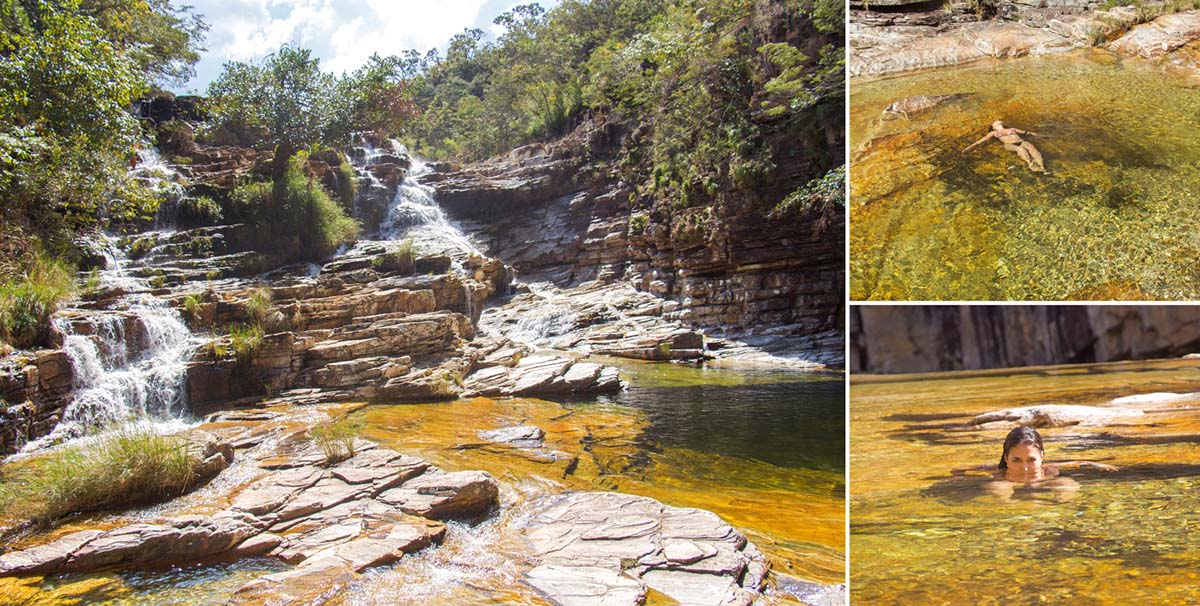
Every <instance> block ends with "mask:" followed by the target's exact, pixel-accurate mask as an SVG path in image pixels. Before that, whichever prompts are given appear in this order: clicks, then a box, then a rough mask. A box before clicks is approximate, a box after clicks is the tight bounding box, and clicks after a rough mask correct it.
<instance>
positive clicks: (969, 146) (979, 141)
mask: <svg viewBox="0 0 1200 606" xmlns="http://www.w3.org/2000/svg"><path fill="white" fill-rule="evenodd" d="M994 136H996V132H995V131H992V132H990V133H988V134H986V135H984V136H983V138H982V139H980V140H978V141H976V142H974V143H972V144H970V145H968V146H967V148H966V149H964V150H963V153H967V152H969V151H971V148H973V147H975V146H977V145H981V144H982V143H983V142H984V141H987V140H988V139H991V138H992V137H994Z"/></svg>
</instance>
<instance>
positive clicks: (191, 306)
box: [183, 294, 200, 320]
mask: <svg viewBox="0 0 1200 606" xmlns="http://www.w3.org/2000/svg"><path fill="white" fill-rule="evenodd" d="M183 311H184V312H185V313H187V315H188V317H190V318H191V319H193V320H195V319H197V318H199V317H200V295H197V294H190V295H188V296H186V297H184V298H183Z"/></svg>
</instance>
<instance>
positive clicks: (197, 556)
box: [0, 421, 498, 603]
mask: <svg viewBox="0 0 1200 606" xmlns="http://www.w3.org/2000/svg"><path fill="white" fill-rule="evenodd" d="M225 422H228V421H225ZM218 423H219V422H218ZM321 462H322V456H321V454H320V453H319V452H317V451H315V450H313V449H312V448H311V447H310V448H308V449H301V450H299V451H297V453H296V454H295V455H294V456H283V457H282V458H279V457H272V458H269V459H263V460H261V461H260V462H259V465H260V466H264V467H265V468H269V471H268V473H265V474H260V477H259V478H258V479H256V480H254V481H252V482H250V483H249V484H247V485H244V486H241V487H237V488H236V489H235V490H234V494H233V495H232V496H231V498H230V500H229V506H228V508H227V509H224V510H222V511H219V512H217V513H215V514H212V515H205V516H201V515H184V516H177V517H171V518H167V519H165V520H163V521H160V522H152V523H137V524H131V525H128V526H122V527H118V528H115V529H112V530H85V531H80V532H75V533H71V534H68V535H66V536H63V537H61V538H59V539H57V540H55V541H52V542H50V543H48V544H44V545H39V546H34V547H30V548H27V549H22V550H18V551H11V552H8V553H5V554H3V555H0V576H13V575H29V574H40V575H44V574H58V573H64V572H88V571H93V570H100V569H112V568H129V567H138V566H144V565H149V564H154V565H163V564H187V563H192V562H200V561H205V560H207V559H210V558H214V557H222V558H239V557H253V556H267V557H273V558H278V559H280V560H283V561H285V562H287V563H289V564H294V565H296V566H297V567H296V568H295V569H293V570H290V571H287V572H284V573H279V574H277V575H269V576H268V577H265V578H263V579H259V580H257V581H255V582H253V583H251V584H250V585H248V586H247V587H245V588H243V589H242V590H239V592H238V594H237V595H236V596H235V603H243V602H241V601H238V600H247V602H245V603H255V602H253V601H252V599H253V598H254V596H259V595H263V592H268V593H270V592H271V591H274V589H273V588H275V587H276V585H277V584H278V585H282V586H287V587H288V588H289V589H288V592H291V591H296V592H298V593H296V594H295V595H293V596H292V597H293V598H295V599H296V600H299V601H298V602H290V601H287V600H286V599H285V600H284V601H281V602H279V603H302V602H303V600H304V599H306V596H311V593H312V592H313V591H317V590H318V589H319V590H320V591H324V589H320V588H319V586H321V585H322V584H326V583H330V582H334V581H336V580H337V579H340V578H343V576H345V575H349V576H348V577H346V578H349V579H351V580H352V579H353V578H354V575H355V574H357V573H358V572H361V571H363V570H365V569H367V568H370V567H372V566H378V565H383V564H387V563H390V562H394V561H396V560H398V559H399V558H401V557H403V555H404V554H406V553H411V552H413V551H417V550H419V549H422V548H425V547H427V546H429V545H431V544H433V543H436V542H440V541H441V540H442V538H443V537H444V535H445V526H444V525H443V524H442V523H441V522H440V521H437V520H477V519H479V518H481V517H482V516H485V515H487V514H488V513H489V512H490V511H492V510H493V509H494V508H495V507H496V506H497V504H498V487H497V484H496V480H495V479H494V478H492V477H491V476H490V475H489V474H487V473H485V472H477V471H476V472H456V473H448V472H444V471H441V470H439V469H438V468H436V467H434V466H432V465H430V464H429V463H427V462H425V461H422V460H420V459H416V458H414V457H409V456H406V455H402V454H400V453H397V452H393V451H389V450H384V449H380V448H377V447H375V446H374V445H373V444H371V443H369V442H361V441H360V442H359V443H358V444H357V449H356V454H355V455H354V456H352V457H350V458H349V459H346V460H344V461H341V462H340V463H337V464H336V465H332V466H324V465H322V464H321ZM435 518H436V519H437V520H435ZM333 571H337V572H336V574H334V573H333ZM335 584H336V583H335ZM281 595H282V596H283V597H287V596H288V595H291V594H289V593H287V592H282V593H281ZM281 599H282V598H281Z"/></svg>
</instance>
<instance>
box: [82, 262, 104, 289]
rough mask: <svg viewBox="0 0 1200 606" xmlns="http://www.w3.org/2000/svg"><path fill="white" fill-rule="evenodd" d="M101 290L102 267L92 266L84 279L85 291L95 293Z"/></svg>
mask: <svg viewBox="0 0 1200 606" xmlns="http://www.w3.org/2000/svg"><path fill="white" fill-rule="evenodd" d="M98 290H100V269H99V268H92V271H90V272H88V275H87V277H86V278H84V280H83V292H84V293H87V294H91V293H94V292H96V291H98Z"/></svg>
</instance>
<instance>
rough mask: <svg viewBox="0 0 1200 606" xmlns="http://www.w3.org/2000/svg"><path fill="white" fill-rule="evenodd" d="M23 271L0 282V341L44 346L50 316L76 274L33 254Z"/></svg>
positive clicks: (71, 288) (68, 291) (70, 290)
mask: <svg viewBox="0 0 1200 606" xmlns="http://www.w3.org/2000/svg"><path fill="white" fill-rule="evenodd" d="M22 269H23V270H22V271H21V273H20V274H18V275H16V276H14V277H12V278H8V279H6V280H5V281H4V282H0V340H2V341H4V342H5V343H8V344H9V345H12V346H13V347H17V348H27V347H33V346H35V345H38V344H45V341H46V337H47V336H48V334H49V326H50V324H49V319H50V314H52V313H54V311H55V310H56V309H57V308H58V304H59V303H61V302H63V301H65V300H66V299H68V298H70V296H71V294H72V293H73V292H74V287H75V272H74V271H72V269H71V268H70V267H69V266H68V265H67V264H66V263H63V262H62V261H59V260H57V259H54V258H51V257H49V256H47V255H44V254H39V255H36V256H35V257H34V258H33V259H32V260H31V261H29V262H28V263H27V265H26V266H25V267H24V268H22Z"/></svg>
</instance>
